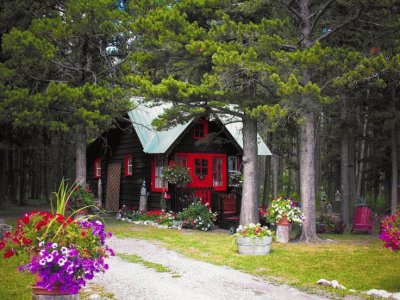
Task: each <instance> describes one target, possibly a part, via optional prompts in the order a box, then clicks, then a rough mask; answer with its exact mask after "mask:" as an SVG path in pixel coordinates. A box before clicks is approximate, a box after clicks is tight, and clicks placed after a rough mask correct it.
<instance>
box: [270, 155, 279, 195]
mask: <svg viewBox="0 0 400 300" xmlns="http://www.w3.org/2000/svg"><path fill="white" fill-rule="evenodd" d="M271 165H272V180H273V194H274V195H273V196H274V198H277V197H278V194H279V156H278V155H276V154H274V155H272V158H271Z"/></svg>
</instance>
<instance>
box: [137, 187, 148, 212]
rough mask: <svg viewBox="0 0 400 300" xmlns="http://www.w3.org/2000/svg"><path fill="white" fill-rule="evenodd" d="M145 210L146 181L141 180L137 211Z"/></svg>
mask: <svg viewBox="0 0 400 300" xmlns="http://www.w3.org/2000/svg"><path fill="white" fill-rule="evenodd" d="M146 210H147V189H146V181H145V180H143V183H142V188H141V189H140V200H139V211H146Z"/></svg>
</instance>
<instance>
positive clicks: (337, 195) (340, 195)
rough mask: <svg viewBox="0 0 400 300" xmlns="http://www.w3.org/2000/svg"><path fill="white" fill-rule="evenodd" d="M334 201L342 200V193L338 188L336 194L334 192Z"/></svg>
mask: <svg viewBox="0 0 400 300" xmlns="http://www.w3.org/2000/svg"><path fill="white" fill-rule="evenodd" d="M335 201H336V202H340V201H342V194H341V193H340V192H339V190H337V191H336V194H335Z"/></svg>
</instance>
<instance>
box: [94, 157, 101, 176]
mask: <svg viewBox="0 0 400 300" xmlns="http://www.w3.org/2000/svg"><path fill="white" fill-rule="evenodd" d="M101 169H102V168H101V158H96V159H95V160H94V178H96V179H98V178H101V171H102V170H101Z"/></svg>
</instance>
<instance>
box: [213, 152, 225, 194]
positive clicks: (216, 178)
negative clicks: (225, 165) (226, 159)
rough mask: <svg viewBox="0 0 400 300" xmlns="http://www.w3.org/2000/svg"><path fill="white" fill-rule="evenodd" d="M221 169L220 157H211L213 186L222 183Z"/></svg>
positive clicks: (219, 185) (221, 184) (218, 185)
mask: <svg viewBox="0 0 400 300" xmlns="http://www.w3.org/2000/svg"><path fill="white" fill-rule="evenodd" d="M222 174H223V169H222V157H214V158H213V187H221V186H223V185H224V182H223V178H222Z"/></svg>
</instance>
